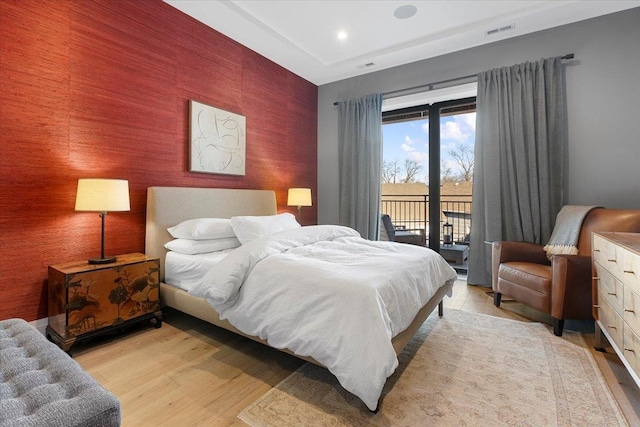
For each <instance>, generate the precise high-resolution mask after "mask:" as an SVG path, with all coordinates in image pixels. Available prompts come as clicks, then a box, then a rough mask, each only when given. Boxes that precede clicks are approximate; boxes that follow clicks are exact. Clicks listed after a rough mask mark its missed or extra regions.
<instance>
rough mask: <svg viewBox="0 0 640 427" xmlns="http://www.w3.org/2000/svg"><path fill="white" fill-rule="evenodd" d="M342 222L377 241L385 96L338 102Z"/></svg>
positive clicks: (376, 95)
mask: <svg viewBox="0 0 640 427" xmlns="http://www.w3.org/2000/svg"><path fill="white" fill-rule="evenodd" d="M338 109H339V115H340V117H339V123H338V143H339V147H340V160H339V161H340V224H342V225H346V226H349V227H352V228H354V229H355V230H357V231H358V232H359V233H360V235H361V236H362V237H364V238H365V239H371V240H377V238H378V223H379V221H380V191H381V190H380V175H381V169H382V95H381V94H372V95H367V96H364V97H362V98H358V99H350V100H347V101H342V102H339V103H338Z"/></svg>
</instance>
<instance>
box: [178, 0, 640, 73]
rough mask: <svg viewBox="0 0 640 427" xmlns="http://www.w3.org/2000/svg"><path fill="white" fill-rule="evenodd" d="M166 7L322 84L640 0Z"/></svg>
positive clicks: (243, 1)
mask: <svg viewBox="0 0 640 427" xmlns="http://www.w3.org/2000/svg"><path fill="white" fill-rule="evenodd" d="M165 2H167V3H168V4H170V5H172V6H174V7H175V8H177V9H179V10H181V11H183V12H184V13H186V14H188V15H190V16H192V17H194V18H195V19H197V20H198V21H200V22H202V23H204V24H206V25H208V26H210V27H211V28H214V29H215V30H217V31H219V32H221V33H223V34H225V35H226V36H228V37H230V38H232V39H234V40H236V41H238V42H239V43H241V44H243V45H244V46H247V47H248V48H250V49H252V50H254V51H256V52H258V53H259V54H261V55H263V56H265V57H266V58H269V59H270V60H272V61H273V62H275V63H277V64H280V65H281V66H283V67H284V68H286V69H288V70H290V71H292V72H293V73H295V74H297V75H299V76H301V77H303V78H305V79H307V80H309V81H310V82H312V83H315V84H316V85H322V84H326V83H330V82H334V81H337V80H342V79H345V78H349V77H354V76H358V75H362V74H365V73H370V72H373V71H378V70H381V69H385V68H390V67H394V66H397V65H402V64H406V63H409V62H414V61H418V60H421V59H426V58H431V57H434V56H438V55H443V54H446V53H450V52H455V51H458V50H462V49H467V48H470V47H473V46H478V45H482V44H486V43H491V42H495V41H497V40H503V39H506V38H510V37H515V36H520V35H523V34H528V33H531V32H534V31H540V30H544V29H547V28H551V27H556V26H559V25H564V24H569V23H571V22H576V21H581V20H583V19H588V18H593V17H596V16H600V15H605V14H608V13H613V12H618V11H621V10H625V9H630V8H633V7H640V0H628V1H614V0H609V1H598V0H572V1H568V0H544V1H528V0H517V1H516V0H511V1H506V0H493V1H484V0H476V1H474V0H471V1H467V0H458V1H452V0H426V1H425V0H413V1H412V0H389V1H385V0H380V1H375V0H374V1H372V0H369V1H365V0H361V1H347V0H342V1H339V0H298V1H295V0H227V1H219V0H165ZM403 5H414V6H416V8H417V13H416V14H415V16H413V17H411V18H408V19H398V18H395V17H394V10H395V9H397V8H398V7H400V6H403ZM509 25H512V26H513V29H511V30H506V31H499V32H497V33H496V34H492V35H487V31H489V30H493V29H499V28H503V27H507V26H509ZM338 31H346V32H347V33H348V36H347V38H346V40H342V41H341V40H338V38H337V33H338ZM566 53H569V52H566ZM371 63H372V64H373V65H369V66H367V65H365V64H371Z"/></svg>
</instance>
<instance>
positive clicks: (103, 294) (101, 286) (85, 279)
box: [47, 253, 162, 351]
mask: <svg viewBox="0 0 640 427" xmlns="http://www.w3.org/2000/svg"><path fill="white" fill-rule="evenodd" d="M48 301H49V307H48V309H49V326H47V337H49V338H50V339H51V340H52V341H53V342H54V343H56V344H57V345H58V346H59V347H60V348H62V349H63V350H64V351H69V349H70V348H71V346H72V345H73V344H74V343H75V342H76V341H78V340H84V339H88V338H93V337H95V336H98V335H102V334H104V333H107V332H111V331H115V330H118V329H121V328H123V327H125V326H129V325H131V324H134V323H138V322H142V321H150V322H151V323H152V324H155V326H156V327H157V328H159V327H160V326H162V312H161V311H160V260H159V259H158V258H152V257H149V256H146V255H144V254H140V253H133V254H126V255H120V256H118V257H117V259H116V261H115V262H112V263H110V264H101V265H100V264H89V263H88V262H87V260H82V261H74V262H68V263H64V264H57V265H51V266H49V298H48Z"/></svg>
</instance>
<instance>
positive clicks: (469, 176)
mask: <svg viewBox="0 0 640 427" xmlns="http://www.w3.org/2000/svg"><path fill="white" fill-rule="evenodd" d="M449 155H450V156H451V158H453V160H455V162H456V163H457V164H458V165H459V166H460V167H461V168H462V173H460V179H461V180H462V181H472V180H473V164H474V157H473V151H471V148H469V146H467V145H460V146H458V148H457V149H455V150H451V151H449Z"/></svg>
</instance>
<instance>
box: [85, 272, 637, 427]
mask: <svg viewBox="0 0 640 427" xmlns="http://www.w3.org/2000/svg"><path fill="white" fill-rule="evenodd" d="M489 291H490V289H488V288H483V287H476V286H468V285H467V284H466V281H464V280H459V281H458V282H456V284H455V286H454V292H453V297H452V298H445V307H449V308H455V309H460V310H466V311H471V312H476V313H482V314H488V315H492V316H498V317H506V318H510V319H515V320H521V321H541V322H546V323H548V321H549V319H548V317H547V316H546V315H544V314H542V313H539V312H535V311H534V310H531V309H529V308H528V307H525V306H523V305H522V304H519V303H516V302H514V301H508V300H507V301H505V300H504V299H503V303H502V306H501V307H500V308H497V307H495V306H494V305H493V297H492V295H491V293H490V292H489ZM445 316H446V309H445ZM565 327H566V328H568V329H577V330H580V331H581V332H585V330H586V331H587V333H585V338H586V339H587V341H588V342H589V344H590V345H591V344H592V343H593V334H592V333H588V330H589V328H590V325H588V324H569V325H566V326H565ZM583 329H584V330H583ZM607 351H608V352H607V353H600V352H597V351H595V350H593V351H592V354H593V356H594V358H595V359H596V362H597V363H598V366H599V367H600V369H601V371H602V372H603V374H604V377H605V380H606V381H607V384H608V385H609V387H610V389H611V390H612V392H613V394H614V396H615V398H616V400H617V401H618V404H619V405H620V407H621V408H622V410H623V412H624V414H625V416H626V417H627V420H628V421H629V424H630V425H631V426H636V425H640V390H638V387H637V386H636V385H635V383H634V382H633V380H632V379H631V377H630V376H629V374H628V373H627V372H626V370H625V369H624V366H623V365H622V364H621V363H620V360H619V359H618V357H617V356H616V355H615V353H614V352H613V350H611V349H608V350H607ZM72 354H73V356H74V359H75V360H76V361H77V362H78V363H80V365H82V367H83V368H84V369H85V370H87V371H88V372H89V373H90V374H91V375H92V376H93V377H94V378H95V379H96V380H97V381H99V382H100V383H101V384H102V385H103V386H104V387H105V388H107V389H108V390H110V391H111V392H112V393H114V394H115V395H116V396H118V397H119V398H120V402H121V404H122V415H123V423H122V425H123V426H124V427H127V426H136V427H139V426H163V425H170V426H186V425H188V426H243V425H245V424H244V423H243V422H242V421H240V420H238V419H237V418H236V416H237V415H238V413H240V411H242V410H243V409H244V408H245V407H246V406H248V405H249V404H250V403H251V402H253V401H254V400H256V399H257V398H258V397H260V396H262V395H263V394H264V393H266V392H267V391H268V390H269V389H271V388H272V387H274V386H275V385H276V384H278V383H279V382H280V381H282V380H283V379H285V378H286V377H287V376H288V375H289V374H291V373H292V372H293V371H295V370H296V369H297V368H298V367H299V366H300V365H301V364H302V363H303V362H301V361H300V360H298V359H296V358H295V357H293V356H290V355H287V354H284V353H281V352H279V351H276V350H273V349H271V348H269V347H266V346H263V345H261V344H258V343H255V342H253V341H251V340H249V339H246V338H242V337H240V336H238V335H235V334H233V333H231V332H227V331H225V330H222V329H219V328H216V327H213V326H211V325H208V324H207V323H205V322H202V321H200V320H198V319H195V318H192V317H190V316H187V315H185V314H182V313H179V312H176V311H169V312H168V313H167V315H166V317H165V321H164V323H163V325H162V327H161V328H159V329H155V328H139V329H137V330H132V331H129V332H126V333H124V334H121V335H117V336H114V337H109V338H106V339H99V340H98V339H96V340H94V341H93V342H89V343H86V344H79V345H76V346H74V347H73V348H72Z"/></svg>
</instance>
